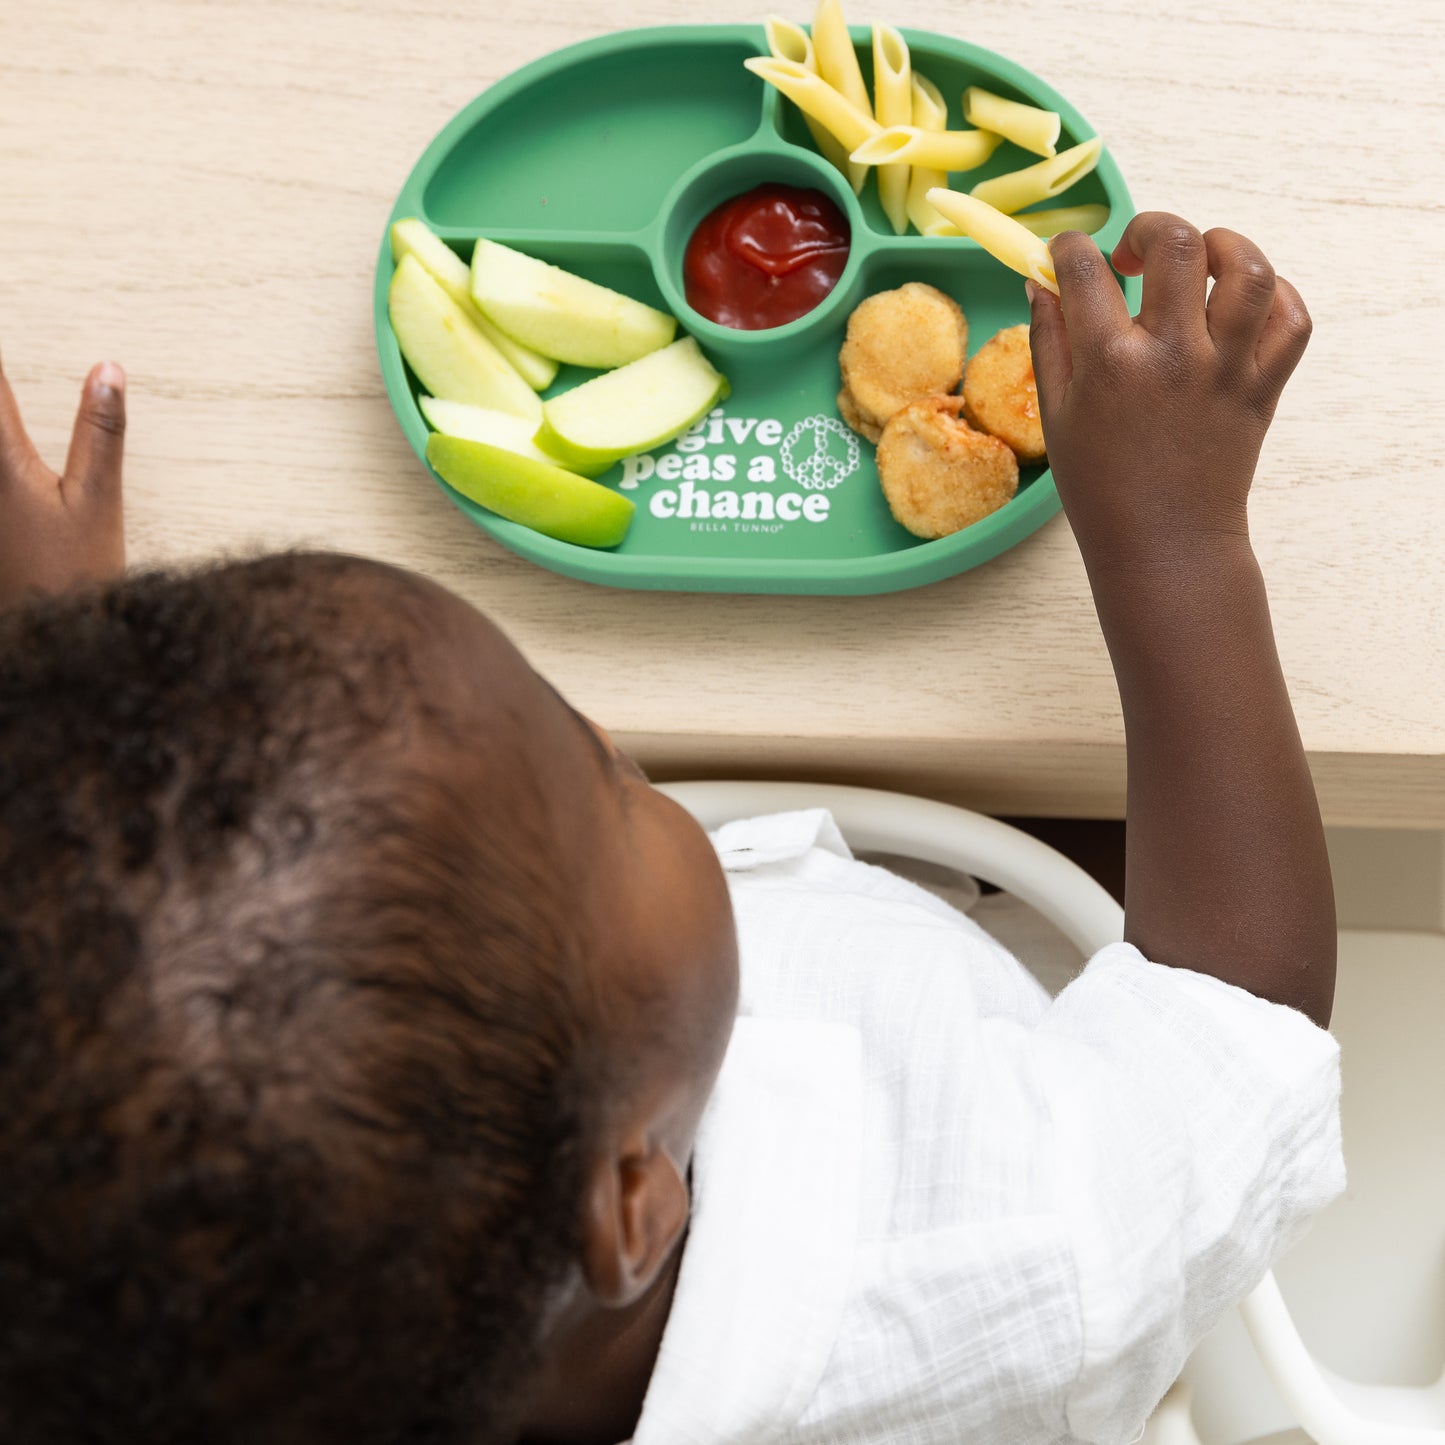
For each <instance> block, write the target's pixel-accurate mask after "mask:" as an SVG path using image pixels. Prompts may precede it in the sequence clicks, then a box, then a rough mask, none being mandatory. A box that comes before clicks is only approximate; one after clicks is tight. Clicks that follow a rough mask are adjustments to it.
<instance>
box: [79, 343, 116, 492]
mask: <svg viewBox="0 0 1445 1445" xmlns="http://www.w3.org/2000/svg"><path fill="white" fill-rule="evenodd" d="M124 448H125V373H124V372H123V371H121V369H120V367H118V366H117V365H116V364H115V362H113V361H103V362H101V363H100V365H99V366H96V367H92V368H91V372H90V375H89V376H87V377H86V378H85V389H84V390H83V391H82V392H81V394H80V410H79V411H78V412H76V414H75V429H74V430H73V431H72V432H71V436H70V452H69V455H68V456H67V457H66V459H65V486H66V487H68V488H69V487H78V488H79V489H81V490H82V491H83V492H86V493H88V494H90V495H92V496H104V495H109V494H112V493H113V494H116V495H118V494H119V492H120V470H121V458H122V455H123V452H124Z"/></svg>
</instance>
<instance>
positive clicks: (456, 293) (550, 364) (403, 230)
mask: <svg viewBox="0 0 1445 1445" xmlns="http://www.w3.org/2000/svg"><path fill="white" fill-rule="evenodd" d="M408 254H410V255H412V256H415V257H416V259H417V260H418V261H420V262H421V264H422V265H423V266H424V267H426V269H427V271H428V272H430V274H431V277H432V279H433V280H434V281H436V282H437V283H438V284H439V285H440V286H441V288H442V290H443V291H445V292H446V293H447V295H448V296H450V297H451V298H452V300H453V301H455V302H456V303H457V305H458V306H460V307H461V308H462V310H463V311H465V312H466V313H467V315H468V316H469V317H471V319H472V322H473V323H474V324H475V325H476V327H477V329H478V330H479V331H480V332H481V333H482V335H483V336H485V337H486V338H487V340H488V341H490V342H491V343H492V345H493V346H495V347H496V348H497V350H498V351H500V352H501V353H502V355H503V356H505V357H506V358H507V360H508V361H510V362H511V363H512V365H513V366H514V367H515V368H516V369H517V375H518V376H520V377H521V378H522V380H523V381H525V382H526V383H527V385H528V386H530V387H531V388H532V390H533V391H544V390H546V388H547V387H549V386H551V385H552V383H553V382H554V381H555V380H556V379H557V363H556V362H555V361H553V360H552V358H551V357H549V356H539V355H538V354H537V353H536V352H535V351H533V350H532V349H531V348H530V347H527V346H523V345H522V344H521V343H520V342H517V341H513V340H512V338H511V337H510V336H508V335H507V333H506V332H505V331H499V330H498V329H497V328H496V327H495V326H493V325H492V323H491V322H490V321H488V320H487V318H486V317H485V316H483V315H482V313H481V312H480V311H478V310H477V307H476V303H475V302H474V301H473V300H472V271H471V267H470V266H468V265H467V263H466V262H465V261H463V260H462V258H461V257H460V256H458V255H457V253H456V252H455V251H453V250H452V248H451V247H450V246H448V245H447V243H446V242H445V241H443V240H442V239H441V237H440V236H438V235H436V233H435V232H433V231H432V230H431V229H430V228H429V227H428V226H427V224H426V222H425V221H419V220H417V219H416V217H415V216H408V217H407V218H406V219H405V220H402V221H395V222H393V223H392V227H391V258H392V260H393V261H400V260H401V258H402V257H403V256H406V255H408Z"/></svg>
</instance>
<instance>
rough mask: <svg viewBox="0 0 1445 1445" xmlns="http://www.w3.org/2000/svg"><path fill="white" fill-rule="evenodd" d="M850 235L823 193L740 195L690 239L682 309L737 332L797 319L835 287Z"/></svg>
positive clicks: (786, 189) (792, 189)
mask: <svg viewBox="0 0 1445 1445" xmlns="http://www.w3.org/2000/svg"><path fill="white" fill-rule="evenodd" d="M848 236H849V233H848V221H847V218H846V217H845V216H844V215H843V213H842V211H840V210H839V209H838V207H837V206H836V205H835V204H834V203H833V201H832V200H831V199H830V198H829V197H828V196H826V195H825V194H824V193H823V192H822V191H813V190H804V189H802V188H801V187H799V186H778V185H772V184H769V185H765V186H758V187H756V188H755V189H753V190H751V191H744V192H743V194H742V195H740V196H734V197H733V198H732V200H730V201H724V202H723V203H722V205H720V206H718V207H717V209H716V210H713V211H709V212H708V214H707V215H706V216H704V217H703V218H702V220H701V222H699V224H698V228H697V230H695V231H694V232H693V233H692V239H691V240H690V241H688V243H687V251H686V252H685V253H684V255H683V260H682V279H683V287H684V290H685V291H686V293H687V303H688V305H689V306H691V307H692V309H693V310H694V311H698V312H701V313H702V315H704V316H706V317H707V319H708V320H709V321H716V322H717V323H718V325H719V326H731V327H732V328H733V329H734V330H736V331H763V330H765V329H766V328H768V327H770V326H783V325H786V324H787V323H788V322H789V321H796V320H797V319H798V317H800V316H805V315H806V314H807V313H808V312H809V311H811V310H812V309H813V307H815V306H816V305H817V304H818V303H819V302H820V301H821V300H822V299H823V298H824V297H825V296H826V295H827V294H828V293H829V292H830V291H831V290H832V289H833V287H834V286H836V285H837V284H838V277H839V276H841V275H842V274H843V267H844V266H846V265H847V264H848Z"/></svg>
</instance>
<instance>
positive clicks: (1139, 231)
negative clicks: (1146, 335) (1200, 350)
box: [1113, 211, 1209, 338]
mask: <svg viewBox="0 0 1445 1445" xmlns="http://www.w3.org/2000/svg"><path fill="white" fill-rule="evenodd" d="M1113 261H1114V268H1115V270H1117V271H1119V272H1121V273H1122V274H1123V275H1125V276H1137V275H1139V274H1140V273H1141V272H1142V273H1143V276H1144V301H1143V304H1142V305H1141V306H1140V308H1139V322H1140V324H1141V325H1142V326H1143V327H1144V329H1145V330H1146V331H1148V332H1150V333H1152V334H1153V335H1155V336H1162V335H1174V336H1181V337H1186V336H1187V337H1197V338H1202V337H1203V336H1205V335H1206V334H1207V332H1206V327H1205V319H1204V292H1205V287H1206V285H1207V284H1208V280H1209V258H1208V253H1207V252H1206V250H1205V246H1204V237H1203V236H1201V235H1200V234H1199V232H1198V231H1197V230H1195V228H1194V227H1193V226H1191V225H1190V224H1189V222H1188V221H1184V220H1181V219H1180V218H1179V217H1178V216H1173V215H1170V214H1169V212H1168V211H1145V212H1143V213H1142V214H1141V215H1138V216H1135V217H1134V219H1133V220H1132V221H1130V222H1129V225H1128V227H1127V228H1126V229H1125V231H1124V234H1123V235H1122V236H1121V237H1120V238H1119V244H1118V245H1117V246H1116V247H1115V248H1114V257H1113Z"/></svg>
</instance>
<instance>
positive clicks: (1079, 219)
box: [1014, 204, 1109, 236]
mask: <svg viewBox="0 0 1445 1445" xmlns="http://www.w3.org/2000/svg"><path fill="white" fill-rule="evenodd" d="M1108 219H1109V208H1108V206H1100V205H1095V204H1090V205H1087V206H1055V207H1054V208H1053V209H1052V210H1049V211H1025V212H1024V213H1023V215H1021V216H1015V217H1014V220H1016V221H1017V222H1018V223H1019V225H1021V226H1027V227H1028V228H1029V230H1031V231H1032V232H1033V233H1034V235H1036V236H1057V235H1058V234H1059V232H1060V231H1082V232H1084V234H1085V235H1086V236H1092V235H1093V234H1094V232H1095V231H1100V230H1103V228H1104V224H1105V222H1106V221H1108Z"/></svg>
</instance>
